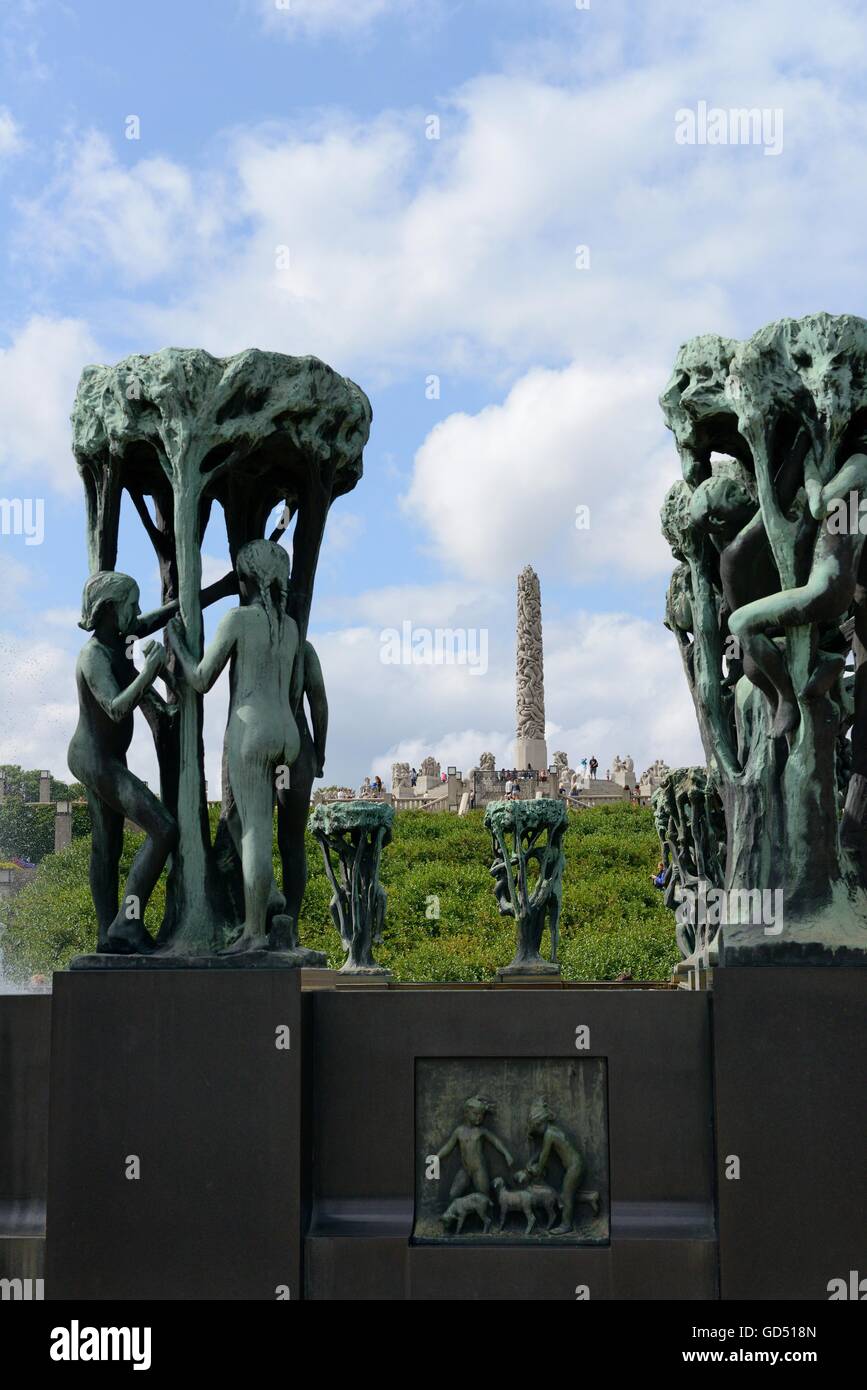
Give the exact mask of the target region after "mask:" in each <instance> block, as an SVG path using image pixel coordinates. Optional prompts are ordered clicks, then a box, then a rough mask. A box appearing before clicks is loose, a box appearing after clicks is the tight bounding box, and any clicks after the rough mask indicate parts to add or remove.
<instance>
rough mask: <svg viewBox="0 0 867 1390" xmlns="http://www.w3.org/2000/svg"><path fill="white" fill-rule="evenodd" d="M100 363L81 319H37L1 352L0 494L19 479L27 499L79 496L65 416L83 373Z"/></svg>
mask: <svg viewBox="0 0 867 1390" xmlns="http://www.w3.org/2000/svg"><path fill="white" fill-rule="evenodd" d="M98 358H99V349H98V348H97V346H96V343H95V342H94V340H93V337H92V336H91V333H90V330H89V328H88V327H87V325H86V324H85V323H83V322H82V321H81V320H80V319H71V318H47V317H44V316H42V315H35V316H34V317H33V318H31V319H29V320H28V322H27V323H26V324H25V325H24V327H23V328H22V329H20V331H19V332H18V334H17V335H16V336H15V338H14V339H13V340H12V342H11V343H10V345H9V346H8V347H6V348H0V466H2V468H3V474H4V491H6V492H7V494H8V492H9V491H10V488H9V482H10V479H14V480H15V481H18V480H21V481H22V482H23V483H25V485H26V486H27V487H28V488H30V489H31V493H30V494H28V495H34V496H42V495H44V491H45V489H46V488H51V487H55V488H57V489H59V490H60V491H61V492H65V493H70V494H71V493H76V494H77V493H78V492H79V491H80V487H81V483H80V481H79V477H78V473H77V471H76V468H75V462H74V459H73V457H72V448H71V443H70V440H71V429H70V424H69V412H70V410H71V409H72V402H73V399H74V397H75V388H76V386H77V385H78V379H79V377H80V375H81V369H82V367H83V366H85V364H86V363H88V362H93V361H94V360H98Z"/></svg>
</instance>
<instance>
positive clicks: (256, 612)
mask: <svg viewBox="0 0 867 1390" xmlns="http://www.w3.org/2000/svg"><path fill="white" fill-rule="evenodd" d="M236 570H237V574H238V591H239V594H240V598H241V605H240V607H238V608H233V609H232V610H231V611H230V612H229V613H227V614H226V615H225V617H223V618H222V619H221V620H220V623H219V626H218V627H217V631H216V633H215V635H214V640H213V642H212V643H211V644H210V646H209V647H208V648H207V650H206V652H205V654H204V656H203V657H202V659H201V661H200V662H198V663H196V661H195V659H194V658H193V657H192V656H191V654H190V652H189V650H188V649H187V646H186V643H185V641H184V637H183V629H182V626H181V624H180V620H179V619H177V618H176V619H174V621H173V622H172V623H171V624H170V625H169V629H168V640H169V643H170V645H171V647H172V649H173V651H174V652H175V654H176V656H177V658H178V664H179V666H180V669H181V671H182V672H183V675H184V677H185V679H186V680H188V681H189V683H190V685H191V686H192V687H193V689H194V690H197V691H199V692H200V693H202V694H205V693H206V692H207V691H209V690H210V689H211V687H212V686H213V685H214V683H215V681H216V680H217V677H218V676H219V674H220V672H221V671H222V670H223V668H224V667H225V666H226V665H227V664H229V719H228V723H227V726H226V739H225V749H226V759H227V768H228V774H229V783H230V785H231V789H232V796H233V799H234V811H233V814H232V816H231V817H230V820H229V829H230V832H231V834H232V838H233V840H234V841H235V845H236V848H237V850H238V854H239V856H240V859H241V870H242V874H243V880H244V923H243V926H242V929H241V934H240V936H239V937H238V938H237V940H236V941H234V942H233V944H232V945H231V946H230V947H229V951H231V952H239V951H249V950H263V949H264V948H265V947H266V946H267V944H268V943H267V923H268V916H269V908H270V909H271V911H272V915H273V912H274V908H275V897H277V898H279V900H280V901H279V904H277V906H278V907H279V906H282V902H283V900H282V896H281V895H279V894H277V892H276V885H275V884H274V871H273V857H272V846H273V833H274V804H275V796H276V774H277V769H278V768H280V767H291V766H292V764H293V763H294V762H295V759H296V758H297V756H298V752H299V749H300V746H301V741H300V738H299V735H298V726H297V724H296V722H295V719H294V717H293V714H292V709H291V706H290V701H289V691H290V683H291V680H292V672H293V668H294V666H295V661H296V657H297V655H298V627H297V625H296V623H295V620H294V619H293V618H292V617H290V616H289V614H288V613H287V612H286V599H287V594H288V589H289V556H288V554H287V553H286V551H285V550H284V549H283V547H282V546H280V545H275V544H274V542H272V541H267V540H256V541H250V542H248V544H247V545H244V546H242V548H241V549H240V550H239V552H238V557H237V563H236Z"/></svg>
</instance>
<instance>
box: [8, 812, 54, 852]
mask: <svg viewBox="0 0 867 1390" xmlns="http://www.w3.org/2000/svg"><path fill="white" fill-rule="evenodd" d="M53 849H54V807H53V806H52V805H50V804H48V805H46V806H31V805H28V804H27V802H26V801H19V800H18V799H17V798H12V799H11V800H9V801H4V802H3V803H2V804H0V859H3V858H5V859H12V858H14V857H15V856H16V855H17V856H18V857H19V858H20V859H32V860H33V863H34V864H38V863H39V861H40V859H43V858H44V857H45V855H46V854H50V853H51V852H52V850H53Z"/></svg>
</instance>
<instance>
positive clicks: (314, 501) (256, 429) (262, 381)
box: [71, 348, 371, 956]
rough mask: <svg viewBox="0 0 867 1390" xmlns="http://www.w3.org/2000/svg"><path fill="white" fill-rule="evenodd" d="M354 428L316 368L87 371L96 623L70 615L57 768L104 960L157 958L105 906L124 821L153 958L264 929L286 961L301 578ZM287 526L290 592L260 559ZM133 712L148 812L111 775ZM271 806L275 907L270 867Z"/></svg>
mask: <svg viewBox="0 0 867 1390" xmlns="http://www.w3.org/2000/svg"><path fill="white" fill-rule="evenodd" d="M370 421H371V411H370V404H369V402H368V400H367V398H366V396H365V395H364V393H363V392H362V391H361V390H360V389H359V387H357V386H356V385H355V384H354V383H353V382H351V381H348V380H347V379H345V378H344V377H341V376H339V375H338V374H337V373H336V372H334V371H332V370H331V368H330V367H327V366H326V365H325V364H324V363H323V362H320V361H318V359H316V358H314V357H287V356H284V355H283V354H281V353H274V352H260V351H257V350H251V351H247V352H242V353H239V354H237V355H236V356H234V357H228V358H217V357H212V356H211V355H210V354H209V353H207V352H204V351H202V350H200V349H189V350H188V349H177V348H167V349H165V350H164V351H162V352H157V353H154V354H151V355H149V356H133V357H128V358H126V359H125V360H124V361H122V362H120V363H118V364H117V365H116V366H114V367H99V366H93V367H87V368H85V370H84V372H83V374H82V378H81V381H80V383H79V387H78V392H77V395H76V399H75V406H74V410H73V416H72V424H73V448H74V452H75V457H76V460H77V463H78V468H79V472H80V474H81V477H82V480H83V482H84V486H85V492H86V497H87V517H88V551H89V557H90V568H91V576H92V577H91V581H89V582H90V584H91V588H92V592H91V594H90V601H88V596H87V591H86V595H85V608H86V609H89V610H90V611H89V616H90V618H92V620H93V621H92V622H90V623H87V622H85V620H84V618H83V625H85V626H88V627H89V629H90V630H92V631H93V632H94V636H93V638H91V641H90V643H89V644H88V647H87V648H85V652H84V653H83V654H82V658H81V660H80V661H79V671H78V680H79V698H80V705H81V720H80V724H79V730H78V732H77V734H76V737H75V739H74V740H73V751H72V752H71V756H73V755H74V756H75V757H76V766H77V775H79V776H80V778H81V780H82V782H84V784H85V785H86V786H87V788H88V793H89V796H90V799H91V807H92V809H94V807H95V808H96V811H97V817H96V820H95V824H96V825H98V827H99V828H100V833H99V834H97V835H95V837H94V859H93V865H92V882H93V884H94V898H95V901H96V902H97V909H98V913H99V916H100V946H101V949H103V950H105V951H108V952H111V951H114V950H117V951H127V952H129V951H149V950H150V949H151V948H152V946H153V943H152V942H151V940H150V938H149V937H148V935H147V933H146V932H145V931H144V927H143V925H142V922H141V920H140V919H139V920H137V921H136V920H134V922H133V925H132V926H130V925H124V919H123V918H122V916H121V911H120V909H118V906H117V860H118V857H119V853H120V846H119V831H118V827H119V826H120V827H121V828H122V824H123V818H124V816H125V815H128V816H130V818H132V819H133V820H135V821H136V822H137V823H138V824H140V825H141V826H142V828H143V829H144V830H145V831H146V832H147V835H148V841H147V843H146V845H145V847H144V849H143V851H142V855H141V856H140V860H137V861H136V865H137V866H138V867H137V870H136V874H135V875H133V876H132V877H131V881H130V882H131V884H132V885H133V887H132V890H130V885H128V892H130V891H131V894H132V895H133V896H135V897H136V899H137V900H141V899H144V902H146V899H147V896H148V894H149V892H150V888H151V887H152V886H153V882H154V881H155V878H156V876H157V875H158V874H159V872H160V869H161V868H162V865H163V864H164V863H165V862H166V859H167V857H168V856H169V855H171V860H170V864H171V868H170V873H169V880H168V890H167V906H166V916H165V919H164V921H163V923H162V927H161V929H160V933H159V937H158V945H159V947H160V948H162V949H163V950H164V951H170V952H173V953H175V954H177V955H181V956H184V955H200V954H203V953H204V954H207V953H210V952H213V951H216V950H219V949H220V948H222V947H224V946H226V945H227V943H228V942H229V941H230V940H231V939H232V937H233V936H236V935H237V933H238V929H239V928H240V936H239V937H238V940H237V943H236V945H237V949H240V950H244V949H248V948H249V949H253V950H255V949H256V948H257V947H258V946H260V945H262V944H263V941H264V938H265V934H266V932H267V931H269V930H270V927H271V925H272V924H273V923H274V922H275V921H278V923H279V927H280V929H279V931H278V932H277V933H276V936H279V939H280V940H281V942H282V943H283V944H284V945H288V946H289V947H292V946H295V945H297V941H296V940H295V937H294V921H295V919H296V918H297V911H298V906H299V905H300V898H301V895H302V894H303V891H304V882H305V878H306V864H305V860H304V851H303V834H304V825H305V821H306V815H307V809H308V807H309V798H310V787H311V784H312V781H313V777H314V775H321V771H322V763H323V760H324V744H325V730H326V725H327V704H326V701H325V692H324V685H323V682H322V674H321V670H320V668H319V663H318V660H317V659H316V654H315V652H314V651H313V648H312V647H311V645H310V644H309V642H308V641H307V625H308V619H309V615H310V605H311V599H312V592H313V581H314V576H315V571H316V564H317V559H318V555H319V548H320V544H321V541H322V536H323V531H324V528H325V522H326V518H327V515H328V509H329V507H330V506H331V503H332V501H333V500H334V499H335V498H336V497H338V496H339V495H341V494H342V493H345V492H348V491H350V490H351V489H352V488H353V487H354V486H355V484H356V483H357V481H358V479H359V478H360V476H361V472H362V451H363V449H364V445H365V443H366V441H367V437H368V433H369V430H370ZM124 491H125V492H126V493H127V494H128V495H129V497H130V499H131V501H132V503H133V505H134V507H135V510H136V511H137V513H138V515H139V518H140V520H141V522H142V525H143V526H144V528H145V531H146V533H147V535H148V537H149V538H150V540H151V543H152V544H153V547H154V550H155V552H156V556H157V560H158V563H159V568H160V575H161V580H162V606H161V608H160V609H159V610H158V611H157V612H156V613H155V614H151V615H149V616H148V617H147V618H142V617H141V615H140V614H139V612H138V592H137V588H136V586H135V584H134V581H132V580H130V579H128V577H125V576H119V575H116V574H115V571H114V567H115V562H116V559H117V546H118V527H119V521H120V509H121V498H122V495H123V493H124ZM215 502H216V503H218V504H219V505H220V507H221V508H222V512H223V516H224V520H225V525H226V535H227V540H228V547H229V553H230V556H231V561H232V567H233V568H232V571H231V572H230V573H229V574H228V575H227V576H226V577H225V579H224V580H223V581H221V582H220V583H219V584H217V585H213V586H211V588H210V589H208V590H206V591H204V593H202V592H200V583H201V568H202V566H201V545H202V540H203V537H204V534H205V529H206V527H207V525H208V521H209V518H210V515H211V511H212V508H213V506H214V503H215ZM281 504H282V505H283V508H284V510H283V517H282V519H281V522H280V523H279V524H278V526H277V528H276V529H275V530H274V531H273V533H272V535H271V537H270V539H265V538H264V528H265V525H266V523H267V520H268V517H269V514H270V513H271V511H272V510H273V509H274V508H275V507H276V506H279V505H281ZM292 521H294V532H293V535H292V569H291V575H290V574H289V572H288V561H287V557H286V552H285V550H283V548H282V547H279V546H277V545H276V544H274V542H276V541H277V540H278V539H279V537H280V535H281V533H282V532H283V531H284V530H285V529H286V527H287V526H288V525H289V524H290V522H292ZM251 543H253V544H252V545H251ZM239 576H240V581H241V582H240V588H239ZM97 581H98V582H97ZM118 581H121V582H120V584H118ZM94 584H96V588H95V589H93V585H94ZM124 586H125V587H124ZM134 591H135V592H134ZM239 591H240V600H241V602H240V605H239V607H238V608H236V609H234V610H232V612H230V613H229V614H228V615H227V616H226V617H225V618H224V619H223V620H222V622H221V623H220V626H219V628H218V630H217V634H216V637H215V640H214V643H213V645H212V646H211V647H210V648H209V650H208V651H207V652H205V653H203V630H202V608H203V606H204V605H205V604H206V603H208V602H212V601H213V600H214V599H216V598H221V597H226V596H227V595H229V594H231V593H238V592H239ZM84 616H85V618H86V617H87V616H88V614H87V613H86V614H85V615H84ZM172 618H173V619H174V620H173V625H172V628H171V631H170V634H169V650H168V652H166V651H164V650H163V649H162V648H160V647H158V646H152V647H151V648H149V649H147V651H146V658H145V671H144V672H143V674H142V676H141V677H138V676H137V675H136V673H135V669H134V667H133V666H132V663H131V662H130V660H129V656H130V651H129V639H131V638H132V637H135V636H143V635H145V634H147V633H151V632H153V631H155V630H156V628H157V627H159V626H162V625H164V624H165V623H166V622H168V621H169V620H170V619H172ZM226 665H229V666H230V684H231V687H232V696H231V707H230V716H229V727H228V730H227V738H226V747H225V759H224V785H223V818H222V821H221V827H220V832H219V833H218V836H217V843H216V845H215V846H212V845H211V843H210V837H209V832H208V819H207V807H206V800H205V781H204V758H203V748H202V696H203V693H204V691H205V690H207V689H208V688H209V687H210V685H212V684H213V681H214V680H215V679H216V677H217V675H218V674H219V671H220V670H222V669H223V667H224V666H226ZM158 674H163V675H164V677H165V679H166V682H167V685H168V690H169V698H168V700H167V701H163V700H161V699H159V698H158V697H156V696H155V695H154V692H153V691H152V690H151V685H152V682H153V680H154V679H155V677H156V676H157V675H158ZM305 696H306V698H307V702H308V705H309V708H310V716H311V720H312V723H313V731H312V733H311V731H310V728H309V727H308V721H307V715H306V712H305V709H304V699H305ZM136 705H141V707H142V710H143V712H144V713H145V714H146V716H147V718H148V720H149V722H150V724H151V728H152V730H153V733H154V738H155V741H156V747H157V754H158V758H159V765H160V779H161V802H159V801H157V799H156V798H155V797H154V796H153V794H152V793H148V791H147V788H144V785H143V784H142V783H140V782H138V781H137V779H135V778H133V777H132V775H131V774H130V773H129V772H128V770H127V769H126V757H125V755H126V750H127V748H128V746H129V741H130V738H131V734H132V717H133V715H132V711H133V710H134V708H135V707H136ZM114 726H116V732H114V731H113V730H114ZM275 798H276V800H277V803H278V837H279V841H280V852H281V858H282V861H283V871H284V884H283V890H284V891H283V895H282V896H281V895H280V894H279V893H278V892H277V890H276V885H275V884H274V883H273V877H272V874H271V870H270V844H271V826H272V818H273V807H274V802H275ZM266 842H267V846H268V859H269V863H268V868H267V870H266V867H265V848H264V847H265V844H266ZM266 878H267V886H266ZM112 901H114V911H112V910H111V907H112ZM144 902H141V903H140V906H141V911H142V912H143V907H144ZM283 904H286V905H287V907H286V912H288V916H289V918H290V919H291V920H290V921H289V922H287V921H286V920H285V915H286V914H285V913H282V917H283V920H282V921H281V909H282V905H283Z"/></svg>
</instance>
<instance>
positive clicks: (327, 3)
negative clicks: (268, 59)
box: [256, 0, 432, 39]
mask: <svg viewBox="0 0 867 1390" xmlns="http://www.w3.org/2000/svg"><path fill="white" fill-rule="evenodd" d="M256 3H257V5H258V8H259V11H260V14H261V17H262V22H263V24H264V25H265V28H266V31H267V32H268V33H273V34H279V35H280V37H281V38H286V39H297V38H321V37H322V35H324V34H328V35H333V36H334V37H337V38H339V37H340V36H341V35H344V36H349V35H356V34H357V33H358V32H359V31H360V30H362V29H367V28H369V27H370V25H372V24H375V23H376V21H377V20H379V19H383V18H385V17H386V16H389V15H393V16H395V17H397V18H401V19H402V18H405V17H406V16H407V15H408V14H409V13H411V12H412V11H413V10H415V9H416V8H417V0H256ZM427 3H428V4H431V3H432V0H427Z"/></svg>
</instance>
